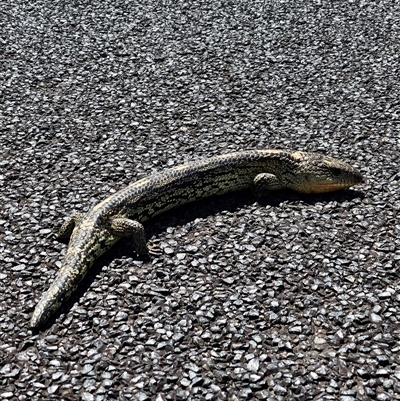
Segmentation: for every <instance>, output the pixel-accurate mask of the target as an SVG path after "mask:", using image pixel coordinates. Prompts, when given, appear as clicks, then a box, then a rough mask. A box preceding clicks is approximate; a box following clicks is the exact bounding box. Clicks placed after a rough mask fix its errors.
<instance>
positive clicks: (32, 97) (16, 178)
mask: <svg viewBox="0 0 400 401" xmlns="http://www.w3.org/2000/svg"><path fill="white" fill-rule="evenodd" d="M0 32H1V35H0V150H1V157H0V186H1V188H2V189H1V193H0V266H1V269H0V399H1V400H21V401H23V400H52V399H62V400H78V399H79V400H84V401H92V400H93V401H94V400H95V401H102V400H140V401H145V400H155V401H167V400H209V401H213V400H229V401H235V400H250V399H254V400H271V401H272V400H274V401H275V400H277V401H279V400H311V399H312V400H341V401H351V400H371V399H376V400H383V401H384V400H393V399H400V345H399V340H400V326H399V315H400V307H399V301H400V284H399V271H398V270H399V266H400V223H399V222H400V189H399V187H400V172H399V160H400V132H399V127H400V124H399V123H400V118H399V113H400V112H399V103H400V100H399V99H400V81H399V73H400V68H399V67H400V65H399V58H400V3H398V2H395V1H389V0H388V1H386V0H385V1H379V0H377V1H371V2H368V1H357V0H351V1H348V0H346V1H345V0H338V1H332V2H323V1H317V0H313V1H310V0H301V1H300V0H295V1H286V0H281V1H264V0H263V1H259V0H253V1H242V0H236V1H225V0H212V1H211V0H193V1H180V0H176V1H168V0H165V1H154V0H151V1H149V0H141V1H134V0H129V1H127V0H126V1H124V0H112V1H111V0H103V1H90V2H89V1H82V0H76V1H73V2H72V1H71V2H64V1H52V2H49V1H44V0H29V1H27V0H18V1H17V0H3V1H2V2H1V5H0ZM257 148H289V149H296V150H304V151H318V152H322V153H326V154H329V155H331V156H334V157H338V158H341V159H343V160H345V161H348V162H350V163H351V164H353V165H355V166H357V167H358V168H359V169H360V170H361V171H362V173H363V174H364V175H365V177H366V179H367V182H366V183H364V184H362V185H360V186H358V187H356V188H354V190H347V191H343V192H338V193H332V194H326V195H316V196H305V195H297V194H293V193H289V192H288V193H286V192H284V193H281V194H277V195H276V196H274V197H272V198H265V199H258V198H255V197H254V196H253V195H251V194H241V193H239V194H234V195H227V196H224V197H221V198H216V199H208V200H205V201H203V202H198V203H196V204H192V205H187V206H185V207H183V208H180V209H178V210H175V211H171V212H168V213H166V214H165V215H162V216H159V217H157V218H155V219H153V220H152V221H149V222H148V223H146V235H147V238H148V242H149V245H150V246H151V247H153V248H154V249H156V250H158V255H155V256H152V257H151V258H150V259H145V258H139V257H137V256H136V255H135V254H134V253H133V251H132V248H131V245H130V242H129V240H126V241H125V240H123V241H121V242H120V243H119V244H118V245H117V246H115V247H114V249H113V250H112V251H110V252H108V253H107V254H106V255H105V256H104V257H102V258H100V259H99V260H98V262H97V263H96V264H95V266H94V268H93V270H92V271H91V273H90V275H89V277H87V279H85V280H84V282H83V283H82V285H81V286H80V289H79V291H78V293H77V294H76V295H75V296H73V297H72V299H71V301H70V302H68V303H67V304H66V305H65V306H64V307H63V308H62V310H61V313H59V314H58V315H57V316H55V318H54V319H53V320H52V321H50V322H49V324H48V325H47V326H46V327H45V328H44V329H43V330H41V331H31V330H30V329H29V327H28V323H29V318H30V316H31V314H32V312H33V309H34V307H35V305H36V302H37V301H38V299H39V297H40V295H41V294H42V293H43V292H44V291H45V290H46V289H47V288H48V286H49V284H50V282H51V281H52V279H53V277H54V275H55V273H56V271H57V270H58V269H59V267H60V261H61V259H62V255H63V254H64V252H65V250H66V245H65V244H62V243H59V242H57V241H56V240H55V238H54V232H55V231H56V230H57V227H59V225H60V224H61V222H62V220H63V218H64V217H66V216H67V215H68V214H70V213H71V212H72V211H78V212H82V211H86V210H88V209H89V208H90V207H91V206H93V205H94V204H96V203H97V202H99V201H100V200H103V199H105V198H106V197H107V196H108V195H109V194H110V193H112V192H114V191H117V190H119V189H121V188H123V187H124V186H126V185H127V184H128V183H129V182H131V181H132V180H136V179H139V178H141V177H143V176H145V175H148V174H151V173H152V172H154V171H160V170H162V169H164V168H167V167H170V166H173V165H175V164H179V163H182V162H185V161H188V160H195V159H198V158H201V157H209V156H212V155H216V154H221V153H227V152H230V151H239V150H245V149H257Z"/></svg>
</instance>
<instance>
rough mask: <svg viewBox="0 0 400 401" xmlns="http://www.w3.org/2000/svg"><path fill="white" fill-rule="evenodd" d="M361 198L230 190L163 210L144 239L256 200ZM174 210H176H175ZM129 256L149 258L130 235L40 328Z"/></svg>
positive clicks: (344, 193) (353, 192)
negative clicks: (138, 250) (114, 263)
mask: <svg viewBox="0 0 400 401" xmlns="http://www.w3.org/2000/svg"><path fill="white" fill-rule="evenodd" d="M364 197H365V194H364V193H363V192H361V191H357V190H353V189H346V190H343V191H339V192H331V193H325V194H312V195H310V194H300V193H297V192H293V191H290V190H283V191H278V192H276V193H274V194H273V196H271V197H262V198H260V197H257V196H255V195H253V194H251V193H249V192H246V191H240V192H235V193H234V194H232V193H230V194H225V195H222V196H218V197H212V198H207V199H202V200H199V201H196V202H193V203H189V204H186V205H183V206H180V207H179V208H177V209H173V210H170V211H167V212H165V213H163V214H161V215H159V216H157V217H155V218H153V219H151V220H149V221H147V222H146V223H145V232H146V238H151V237H154V236H158V235H160V234H161V233H163V232H165V231H166V230H167V229H168V228H169V227H177V226H182V225H185V224H187V223H189V222H191V221H193V220H195V219H197V218H206V217H208V216H210V215H215V214H218V213H221V212H234V211H236V210H238V209H240V208H243V207H245V206H248V205H251V204H253V203H255V202H257V203H258V204H259V205H260V207H265V206H276V207H277V206H279V205H280V203H282V202H284V201H285V202H291V203H297V202H303V203H304V204H308V205H314V204H316V203H318V202H329V201H336V202H338V203H339V204H340V203H343V202H346V201H350V200H352V199H356V198H361V199H362V198H364ZM177 210H178V211H179V213H177ZM132 256H134V257H135V259H136V260H138V261H139V260H141V261H143V262H149V261H150V260H151V256H150V257H149V256H135V252H134V250H133V248H132V240H131V239H130V238H123V239H121V240H120V241H119V242H118V243H117V244H116V245H115V246H113V247H112V248H111V249H110V250H109V251H107V252H106V253H105V254H104V255H102V256H100V257H99V258H98V259H97V260H96V261H95V263H94V265H93V266H92V267H91V269H90V270H89V272H88V274H87V275H86V276H85V278H84V279H83V280H82V282H81V283H80V284H79V287H78V289H77V290H76V291H75V293H74V294H73V295H72V296H71V298H69V299H68V300H67V301H66V302H65V303H64V304H63V305H62V306H61V308H60V309H59V310H58V311H56V312H55V313H54V314H53V315H52V316H51V317H50V319H49V320H48V322H47V323H45V324H44V325H43V326H42V327H41V328H40V330H44V329H47V328H49V327H51V326H52V325H53V324H54V323H55V321H56V320H57V318H59V317H60V315H61V314H68V313H69V311H70V310H71V308H72V307H73V306H74V304H75V303H76V302H78V301H79V300H80V298H81V297H83V296H84V294H85V293H86V292H87V291H88V289H89V287H90V286H91V284H92V283H93V281H94V280H95V279H96V277H97V276H98V275H99V273H100V272H101V271H102V269H103V267H104V266H107V265H109V264H110V263H111V262H112V261H114V260H115V259H119V258H123V257H132ZM35 331H36V330H35Z"/></svg>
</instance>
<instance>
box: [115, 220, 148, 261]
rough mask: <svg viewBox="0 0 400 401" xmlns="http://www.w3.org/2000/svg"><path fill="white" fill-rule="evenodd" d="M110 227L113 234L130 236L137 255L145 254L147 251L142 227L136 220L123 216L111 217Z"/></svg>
mask: <svg viewBox="0 0 400 401" xmlns="http://www.w3.org/2000/svg"><path fill="white" fill-rule="evenodd" d="M110 229H111V232H112V233H113V234H115V235H118V236H121V237H132V239H133V247H134V249H135V251H136V252H137V253H138V254H139V255H146V254H148V253H149V249H148V248H147V244H146V236H145V233H144V227H143V225H142V224H141V223H139V222H138V221H136V220H131V219H127V218H123V217H113V218H111V219H110Z"/></svg>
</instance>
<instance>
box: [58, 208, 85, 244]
mask: <svg viewBox="0 0 400 401" xmlns="http://www.w3.org/2000/svg"><path fill="white" fill-rule="evenodd" d="M84 216H85V214H84V213H73V214H71V215H70V216H68V217H67V218H66V219H65V221H64V223H63V224H62V225H61V227H60V229H59V230H58V233H57V234H56V238H57V239H59V240H68V239H69V238H70V237H71V234H72V231H74V228H75V227H76V226H77V225H78V224H79V223H80V222H81V221H82V219H83V217H84Z"/></svg>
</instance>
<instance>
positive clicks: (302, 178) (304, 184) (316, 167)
mask: <svg viewBox="0 0 400 401" xmlns="http://www.w3.org/2000/svg"><path fill="white" fill-rule="evenodd" d="M292 157H293V158H294V159H295V161H296V163H297V169H296V173H295V174H294V175H293V176H292V177H291V179H290V183H289V184H288V188H290V189H293V190H295V191H297V192H303V193H322V192H332V191H337V190H340V189H344V188H350V187H352V186H354V185H357V184H359V183H361V182H363V177H362V175H361V173H360V172H359V171H358V170H357V169H356V168H354V167H352V166H351V165H350V164H348V163H345V162H342V161H341V160H338V159H334V158H333V157H329V156H324V155H321V154H318V153H306V152H294V153H292Z"/></svg>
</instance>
